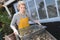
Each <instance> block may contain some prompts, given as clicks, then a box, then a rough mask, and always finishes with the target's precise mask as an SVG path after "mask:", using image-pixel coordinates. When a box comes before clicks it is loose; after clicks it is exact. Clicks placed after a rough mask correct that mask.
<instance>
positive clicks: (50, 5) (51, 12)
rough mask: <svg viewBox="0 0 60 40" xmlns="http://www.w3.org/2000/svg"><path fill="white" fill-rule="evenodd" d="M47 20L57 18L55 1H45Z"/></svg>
mask: <svg viewBox="0 0 60 40" xmlns="http://www.w3.org/2000/svg"><path fill="white" fill-rule="evenodd" d="M45 2H46V6H47V11H48V16H49V18H52V17H57V9H56V4H55V0H45Z"/></svg>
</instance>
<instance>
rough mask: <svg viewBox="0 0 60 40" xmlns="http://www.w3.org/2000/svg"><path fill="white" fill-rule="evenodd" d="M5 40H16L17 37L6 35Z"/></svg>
mask: <svg viewBox="0 0 60 40" xmlns="http://www.w3.org/2000/svg"><path fill="white" fill-rule="evenodd" d="M3 38H4V39H5V40H16V37H15V35H14V33H12V34H10V35H5V37H3Z"/></svg>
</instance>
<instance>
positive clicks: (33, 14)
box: [28, 0, 38, 20]
mask: <svg viewBox="0 0 60 40" xmlns="http://www.w3.org/2000/svg"><path fill="white" fill-rule="evenodd" d="M28 6H29V10H30V13H31V17H32V18H33V19H34V20H35V19H38V15H37V11H36V7H35V3H34V0H30V1H28Z"/></svg>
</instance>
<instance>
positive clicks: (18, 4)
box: [17, 1, 25, 10]
mask: <svg viewBox="0 0 60 40" xmlns="http://www.w3.org/2000/svg"><path fill="white" fill-rule="evenodd" d="M20 5H25V2H24V1H18V3H17V9H18V10H19V6H20Z"/></svg>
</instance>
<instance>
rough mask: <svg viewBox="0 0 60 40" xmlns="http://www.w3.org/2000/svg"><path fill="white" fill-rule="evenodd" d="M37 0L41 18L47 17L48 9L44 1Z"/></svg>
mask: <svg viewBox="0 0 60 40" xmlns="http://www.w3.org/2000/svg"><path fill="white" fill-rule="evenodd" d="M35 1H36V4H37V8H38V13H39V17H40V19H45V18H47V16H46V11H45V8H44V2H43V1H42V0H35Z"/></svg>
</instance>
